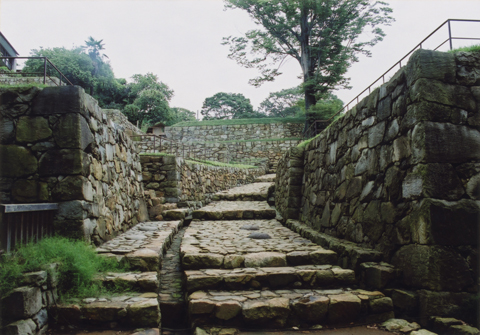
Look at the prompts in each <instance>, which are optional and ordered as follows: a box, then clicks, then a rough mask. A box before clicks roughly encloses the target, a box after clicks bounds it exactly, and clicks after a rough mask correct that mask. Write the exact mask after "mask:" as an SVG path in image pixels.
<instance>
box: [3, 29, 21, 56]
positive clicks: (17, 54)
mask: <svg viewBox="0 0 480 335" xmlns="http://www.w3.org/2000/svg"><path fill="white" fill-rule="evenodd" d="M0 35H2V37H3V38H4V39H5V41H6V42H7V43H8V45H9V46H10V47H11V48H12V49H13V51H15V53H16V54H17V56H18V55H19V53H18V52H17V50H15V48H14V47H13V45H12V44H11V43H10V42H9V41H8V40H7V38H6V37H5V35H3V34H2V32H1V31H0Z"/></svg>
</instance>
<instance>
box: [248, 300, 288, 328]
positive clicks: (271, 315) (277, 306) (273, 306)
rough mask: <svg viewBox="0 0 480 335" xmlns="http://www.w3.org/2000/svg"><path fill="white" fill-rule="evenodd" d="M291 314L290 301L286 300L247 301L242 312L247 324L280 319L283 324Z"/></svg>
mask: <svg viewBox="0 0 480 335" xmlns="http://www.w3.org/2000/svg"><path fill="white" fill-rule="evenodd" d="M289 312H290V308H289V300H288V299H286V298H273V299H270V300H267V301H247V302H245V304H244V305H243V311H242V313H243V316H244V318H245V321H247V322H252V321H259V320H261V321H263V320H265V319H267V320H268V319H279V321H283V323H285V321H286V317H287V315H288V313H289Z"/></svg>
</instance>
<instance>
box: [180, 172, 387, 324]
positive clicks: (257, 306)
mask: <svg viewBox="0 0 480 335" xmlns="http://www.w3.org/2000/svg"><path fill="white" fill-rule="evenodd" d="M270 187H271V186H267V184H266V183H265V182H264V180H262V181H261V182H258V183H254V184H251V185H248V187H247V186H244V187H238V188H235V189H231V190H229V191H226V192H220V193H218V194H217V195H216V199H219V200H220V201H217V202H214V203H212V204H210V205H209V206H206V207H204V208H201V209H199V210H195V211H193V218H194V221H192V223H191V224H190V226H189V227H188V228H187V230H186V232H185V235H184V239H183V241H182V245H181V256H182V266H183V268H184V270H185V275H186V280H187V282H186V290H187V292H188V294H189V296H188V315H189V322H190V325H192V326H194V327H196V326H202V327H203V326H215V325H216V326H224V327H243V328H270V329H271V328H284V327H293V326H296V327H303V328H305V327H307V328H308V327H313V326H318V325H320V324H333V325H335V324H348V323H350V322H380V321H384V320H386V319H389V318H391V317H393V305H392V300H391V299H390V298H388V297H385V296H384V295H383V294H382V293H380V292H377V291H374V292H370V291H365V290H359V289H358V288H357V287H356V283H357V281H356V275H355V272H354V271H353V270H349V269H342V268H340V267H339V266H336V264H337V254H336V253H335V252H334V251H331V250H326V249H324V248H322V247H321V246H319V245H317V244H314V243H312V242H311V241H310V240H307V239H305V238H303V237H301V236H300V235H299V234H297V233H295V232H293V231H291V230H289V229H288V228H286V227H284V226H282V225H281V224H280V223H279V222H278V221H277V220H275V219H274V217H275V215H274V214H275V211H274V209H273V208H271V207H270V206H269V205H268V203H267V202H266V201H245V200H244V199H253V198H254V196H253V194H255V197H262V199H264V200H266V199H267V196H268V189H269V188H270ZM237 199H238V200H237ZM234 200H236V201H234Z"/></svg>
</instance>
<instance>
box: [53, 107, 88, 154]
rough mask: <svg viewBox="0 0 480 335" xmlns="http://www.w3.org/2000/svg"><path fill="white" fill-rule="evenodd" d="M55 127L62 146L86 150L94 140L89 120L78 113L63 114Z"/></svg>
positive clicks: (55, 136) (59, 143) (56, 138)
mask: <svg viewBox="0 0 480 335" xmlns="http://www.w3.org/2000/svg"><path fill="white" fill-rule="evenodd" d="M53 129H54V133H53V136H54V138H55V142H56V143H57V145H58V146H59V147H60V148H66V149H82V150H84V149H85V148H86V147H87V146H88V145H89V144H90V143H92V142H93V140H94V138H93V135H92V132H91V131H90V127H89V125H88V123H87V121H86V120H85V118H84V117H83V116H82V115H80V114H78V113H77V114H66V115H62V116H61V117H60V118H59V119H58V121H57V122H56V123H55V126H54V128H53Z"/></svg>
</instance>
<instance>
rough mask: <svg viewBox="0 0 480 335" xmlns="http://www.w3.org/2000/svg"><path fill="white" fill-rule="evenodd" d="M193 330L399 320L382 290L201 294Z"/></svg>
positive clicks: (193, 302)
mask: <svg viewBox="0 0 480 335" xmlns="http://www.w3.org/2000/svg"><path fill="white" fill-rule="evenodd" d="M188 314H189V318H190V325H191V327H197V326H215V325H222V326H231V327H239V326H241V327H242V328H263V329H278V328H286V327H299V328H307V327H312V326H313V325H320V324H321V325H326V324H328V325H338V324H342V325H346V324H350V323H364V322H366V323H376V322H383V321H385V320H388V319H390V318H393V317H394V313H393V305H392V300H391V299H390V298H388V297H385V296H384V295H383V294H382V293H381V292H378V291H375V292H370V291H364V290H350V289H334V290H319V289H293V290H276V291H270V290H261V291H258V290H257V291H197V292H194V293H192V294H191V295H190V296H189V298H188Z"/></svg>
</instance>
